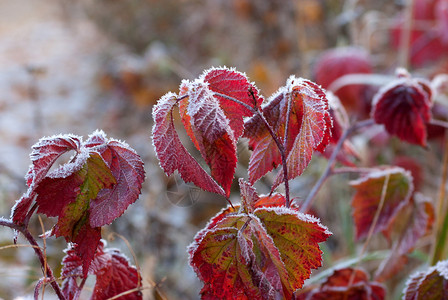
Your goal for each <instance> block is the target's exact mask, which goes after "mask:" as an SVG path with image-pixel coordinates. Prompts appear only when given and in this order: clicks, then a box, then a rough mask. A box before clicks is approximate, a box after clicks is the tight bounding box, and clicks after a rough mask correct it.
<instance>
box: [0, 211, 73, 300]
mask: <svg viewBox="0 0 448 300" xmlns="http://www.w3.org/2000/svg"><path fill="white" fill-rule="evenodd" d="M0 226H5V227H9V228H11V229H14V230H16V231H18V232H20V233H22V234H23V236H24V237H25V238H26V239H27V241H28V242H29V243H30V244H31V246H32V248H33V249H34V253H36V255H37V257H38V259H39V262H40V265H41V267H42V272H43V273H44V277H48V278H49V279H50V284H51V286H52V288H53V289H54V291H55V293H56V295H57V296H58V297H59V299H61V300H65V299H66V298H65V296H64V294H63V293H62V291H61V287H60V286H59V284H58V283H57V282H56V281H55V277H54V275H53V271H52V270H51V268H50V267H49V266H48V264H47V261H46V259H45V257H44V254H43V252H42V250H41V248H40V247H39V244H38V243H37V242H36V240H35V239H34V237H33V236H32V235H31V233H30V232H29V230H28V228H27V227H25V226H23V225H17V224H15V223H14V222H12V221H11V220H7V219H5V218H0Z"/></svg>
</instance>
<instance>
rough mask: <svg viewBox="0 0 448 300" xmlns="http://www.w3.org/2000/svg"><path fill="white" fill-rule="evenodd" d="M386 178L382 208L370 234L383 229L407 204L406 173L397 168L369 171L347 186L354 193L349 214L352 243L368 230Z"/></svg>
mask: <svg viewBox="0 0 448 300" xmlns="http://www.w3.org/2000/svg"><path fill="white" fill-rule="evenodd" d="M386 177H389V180H388V184H387V190H386V193H385V197H384V204H383V207H382V209H381V211H380V214H379V217H378V220H377V222H376V226H375V228H374V229H373V233H374V234H375V233H377V232H380V231H383V230H385V229H387V228H388V226H389V224H390V222H391V221H392V220H393V218H394V217H395V216H396V215H397V214H398V213H399V211H400V210H401V209H402V208H403V207H405V206H406V205H407V203H408V202H409V200H410V197H411V195H412V193H413V191H414V187H413V184H412V176H411V175H410V173H409V172H407V171H405V170H404V169H401V168H398V167H389V168H384V169H382V170H378V171H373V172H370V173H368V174H366V175H364V176H363V177H361V178H359V179H357V180H354V181H351V182H350V185H351V186H353V187H354V188H355V189H356V192H355V195H354V196H353V199H352V207H353V211H352V214H353V219H354V223H355V231H356V239H358V240H359V239H362V238H365V237H366V236H367V233H368V232H369V230H370V226H371V225H372V222H373V219H374V216H375V213H376V211H377V210H378V208H379V205H380V201H381V196H382V191H383V186H384V184H385V182H386Z"/></svg>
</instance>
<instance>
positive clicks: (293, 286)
mask: <svg viewBox="0 0 448 300" xmlns="http://www.w3.org/2000/svg"><path fill="white" fill-rule="evenodd" d="M242 186H243V189H244V191H242V197H246V198H251V199H256V198H257V197H256V196H254V190H253V188H252V187H251V186H250V185H248V184H247V183H243V184H242ZM266 197H267V196H266ZM261 199H263V197H260V198H259V200H258V201H256V202H255V203H253V204H252V205H251V206H252V207H251V211H253V213H244V212H243V213H238V211H239V210H240V207H239V206H234V207H228V208H226V209H224V210H223V211H221V212H220V213H218V214H217V215H216V216H215V217H214V218H212V220H211V221H210V222H209V224H208V225H207V226H206V227H205V228H204V229H203V230H201V231H200V232H198V233H197V235H196V237H195V240H194V242H193V243H192V244H191V245H190V246H189V254H190V264H191V265H192V266H193V268H194V270H195V271H196V273H197V274H198V276H199V278H200V279H201V280H202V281H203V282H204V287H203V289H202V292H201V293H202V297H203V298H204V299H213V298H216V297H217V298H226V297H233V298H238V297H239V298H238V299H254V298H255V299H259V298H262V299H271V298H275V297H286V298H288V299H289V298H291V295H292V293H293V292H294V291H295V290H297V289H299V288H301V287H302V285H303V282H304V280H305V279H306V278H308V277H309V275H310V273H311V269H315V268H318V267H319V266H321V260H322V256H321V255H322V252H321V250H320V249H319V246H318V243H320V242H323V241H325V240H326V239H327V238H328V237H329V235H330V234H331V233H330V232H329V231H328V230H327V229H326V228H325V227H324V226H322V225H321V224H320V222H319V221H318V220H317V219H315V218H314V217H312V216H310V215H305V214H301V213H299V212H297V211H296V210H294V209H290V208H286V207H276V206H275V205H277V204H278V203H277V202H279V201H281V199H282V198H280V197H277V196H276V197H274V198H273V199H272V201H264V203H266V204H267V205H268V206H263V205H262V204H261V203H258V205H257V204H256V203H257V202H259V201H260V200H261ZM279 199H280V200H279ZM243 202H247V201H246V200H244V201H243ZM245 205H250V203H246V204H245Z"/></svg>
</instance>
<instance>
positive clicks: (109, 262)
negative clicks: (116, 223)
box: [62, 240, 142, 300]
mask: <svg viewBox="0 0 448 300" xmlns="http://www.w3.org/2000/svg"><path fill="white" fill-rule="evenodd" d="M105 246H106V244H105V242H104V241H103V240H101V241H99V245H98V248H97V251H96V253H95V255H94V258H93V261H92V264H91V265H90V267H89V270H88V275H95V276H96V283H95V286H94V288H93V293H92V297H91V299H92V300H93V299H97V300H100V299H108V298H111V297H114V296H117V295H118V294H121V293H124V292H126V291H129V290H132V289H135V288H138V287H140V286H141V276H140V275H139V273H138V271H137V269H136V268H135V267H134V266H132V265H131V264H130V263H129V261H128V259H127V258H126V257H125V256H124V255H123V254H121V253H120V252H119V251H118V250H117V249H107V248H105ZM62 265H63V267H62V276H63V277H65V278H64V281H63V285H62V289H63V293H64V295H65V296H66V297H67V298H68V299H73V296H74V295H75V294H76V293H77V292H78V284H77V279H81V278H84V277H85V276H84V274H83V272H82V259H80V257H79V256H78V255H77V254H76V251H75V250H74V249H73V248H69V249H68V250H66V256H65V257H64V258H63V260H62ZM120 299H121V298H120ZM123 299H136V300H137V299H142V294H141V293H140V292H132V293H129V294H126V295H125V296H123Z"/></svg>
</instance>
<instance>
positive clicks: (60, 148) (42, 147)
mask: <svg viewBox="0 0 448 300" xmlns="http://www.w3.org/2000/svg"><path fill="white" fill-rule="evenodd" d="M80 144H81V139H80V137H78V136H73V135H58V136H53V137H45V138H42V139H40V140H39V142H37V143H36V144H34V145H33V146H32V147H31V148H32V149H33V151H32V152H31V154H30V158H31V163H32V164H31V166H30V168H29V170H28V173H27V175H26V176H25V179H26V182H27V185H28V186H29V187H30V189H29V190H28V191H27V193H25V194H24V195H23V196H22V197H21V198H20V200H19V201H17V203H16V204H15V205H14V207H13V208H12V213H11V218H12V220H13V221H14V223H16V224H21V223H22V222H24V220H25V217H26V215H27V213H28V210H29V208H30V206H31V204H32V202H33V199H34V197H35V193H34V188H35V187H36V186H37V185H38V184H39V183H40V181H42V179H44V178H45V176H46V175H47V173H48V171H49V170H50V168H51V166H52V165H53V164H54V162H55V161H56V160H57V159H58V158H59V157H60V156H61V155H62V154H64V153H66V152H68V151H70V150H76V151H79V149H80Z"/></svg>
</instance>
